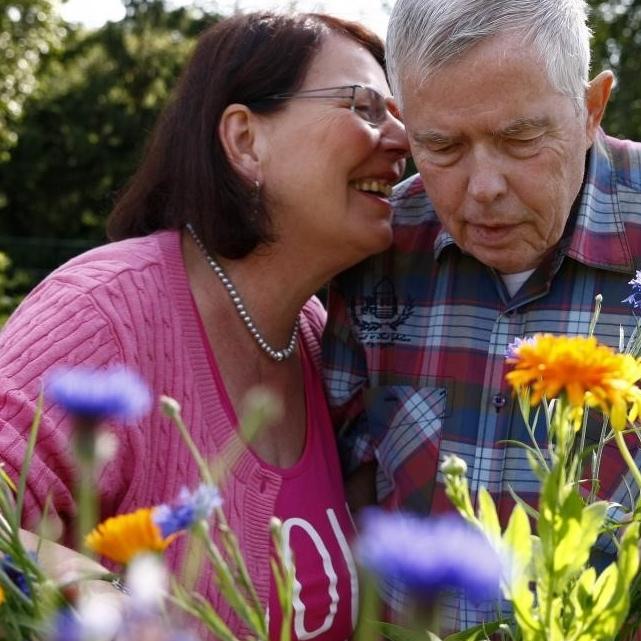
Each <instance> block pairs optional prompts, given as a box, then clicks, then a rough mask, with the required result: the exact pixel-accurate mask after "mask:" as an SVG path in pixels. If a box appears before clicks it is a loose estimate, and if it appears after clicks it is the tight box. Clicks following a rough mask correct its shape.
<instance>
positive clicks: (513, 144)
mask: <svg viewBox="0 0 641 641" xmlns="http://www.w3.org/2000/svg"><path fill="white" fill-rule="evenodd" d="M542 140H543V136H535V137H534V138H508V139H507V140H506V141H505V142H506V145H507V151H508V153H511V154H513V155H514V156H517V157H518V156H522V157H529V156H534V155H535V154H536V153H537V152H538V149H539V145H540V143H541V141H542Z"/></svg>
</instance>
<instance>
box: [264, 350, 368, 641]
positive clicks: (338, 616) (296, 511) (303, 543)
mask: <svg viewBox="0 0 641 641" xmlns="http://www.w3.org/2000/svg"><path fill="white" fill-rule="evenodd" d="M299 345H300V346H301V348H302V349H301V352H302V358H303V372H304V380H305V397H306V406H307V437H306V443H305V448H304V450H303V454H302V455H301V458H300V459H299V461H298V462H297V463H296V464H295V465H294V466H293V467H290V468H287V469H277V468H274V467H271V466H267V465H266V464H265V463H263V465H265V466H266V467H269V469H271V470H272V471H275V472H277V473H279V474H280V475H281V477H282V479H283V480H282V485H281V489H280V493H279V495H278V498H277V500H276V508H275V510H276V514H275V516H277V517H278V518H279V519H281V521H282V522H283V534H284V537H285V540H286V541H288V542H289V545H290V548H291V550H292V552H293V554H294V561H295V565H296V582H295V584H294V616H293V630H292V639H299V640H300V641H303V640H304V639H316V640H317V641H346V640H347V639H349V638H350V637H351V635H352V632H353V630H354V626H355V624H356V616H357V614H358V583H357V578H356V569H355V566H354V562H353V559H352V555H351V552H350V549H349V543H350V541H351V539H352V537H353V535H354V525H353V522H352V520H351V517H350V515H349V512H348V509H347V505H346V502H345V492H344V490H343V482H342V477H341V471H340V465H339V461H338V454H337V452H336V442H335V437H334V431H333V428H332V423H331V420H330V417H329V412H328V410H327V401H326V400H325V395H324V391H323V387H322V383H321V380H320V377H319V376H318V374H317V373H316V371H315V370H314V367H313V365H312V363H311V360H310V358H309V356H308V355H307V354H306V353H305V349H304V347H303V345H302V341H301V342H300V343H299ZM269 610H270V613H271V616H270V626H269V628H270V630H269V631H270V638H271V639H277V638H278V632H279V630H280V622H281V616H280V610H279V606H278V599H277V596H276V589H275V586H274V585H273V583H272V586H271V590H270V603H269Z"/></svg>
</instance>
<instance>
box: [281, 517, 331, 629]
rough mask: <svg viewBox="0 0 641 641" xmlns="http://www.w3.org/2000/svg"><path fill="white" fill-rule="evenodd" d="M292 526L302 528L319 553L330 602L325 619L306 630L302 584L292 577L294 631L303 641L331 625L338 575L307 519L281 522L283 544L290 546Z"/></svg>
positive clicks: (320, 540) (321, 541) (323, 545)
mask: <svg viewBox="0 0 641 641" xmlns="http://www.w3.org/2000/svg"><path fill="white" fill-rule="evenodd" d="M294 526H298V527H299V528H301V529H302V530H304V531H305V532H306V533H307V534H308V535H309V538H310V539H311V540H312V542H313V543H314V545H315V547H316V550H317V551H318V554H319V555H320V557H321V559H322V561H323V569H324V570H325V574H326V575H327V578H328V580H329V597H330V599H331V603H330V605H329V612H328V613H327V615H326V616H325V620H324V621H323V623H322V624H321V625H320V626H319V627H318V628H316V629H315V630H306V629H305V604H304V603H303V602H302V601H301V598H300V591H301V588H302V585H301V584H300V582H299V581H298V578H297V577H295V578H294V594H293V599H292V605H293V607H294V631H295V632H296V636H297V637H298V638H299V639H301V640H303V641H304V640H305V639H313V638H314V637H317V636H318V635H319V634H323V632H327V630H329V629H330V628H331V627H332V623H334V617H335V616H336V612H337V610H338V591H337V590H336V584H337V583H338V577H337V576H336V572H335V571H334V566H333V565H332V560H331V559H330V558H329V552H328V550H327V548H326V547H325V544H324V543H323V540H322V539H321V537H320V536H319V534H318V532H317V531H316V529H315V528H314V526H313V525H312V524H311V523H309V522H308V521H306V520H305V519H300V518H292V519H287V520H286V521H285V522H284V523H283V542H284V545H287V546H289V547H291V546H290V545H289V539H290V531H291V529H292V528H293V527H294ZM294 561H295V559H294Z"/></svg>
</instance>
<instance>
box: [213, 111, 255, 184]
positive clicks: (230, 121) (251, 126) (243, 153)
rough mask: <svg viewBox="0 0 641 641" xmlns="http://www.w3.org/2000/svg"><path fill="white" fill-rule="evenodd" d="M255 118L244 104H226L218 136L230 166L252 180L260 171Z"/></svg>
mask: <svg viewBox="0 0 641 641" xmlns="http://www.w3.org/2000/svg"><path fill="white" fill-rule="evenodd" d="M257 126H258V123H257V120H256V116H255V114H254V113H253V112H252V111H251V109H249V108H248V107H247V106H246V105H241V104H236V103H234V104H231V105H228V106H227V108H226V109H225V111H223V115H222V116H221V118H220V123H219V125H218V136H219V138H220V142H221V144H222V146H223V149H224V150H225V154H226V156H227V159H228V160H229V162H230V163H231V165H232V167H233V168H234V169H235V170H236V171H237V172H238V173H239V174H241V175H242V176H244V177H245V178H247V179H248V180H250V181H252V182H253V181H254V180H255V179H256V176H257V175H259V173H260V158H259V154H258V146H257Z"/></svg>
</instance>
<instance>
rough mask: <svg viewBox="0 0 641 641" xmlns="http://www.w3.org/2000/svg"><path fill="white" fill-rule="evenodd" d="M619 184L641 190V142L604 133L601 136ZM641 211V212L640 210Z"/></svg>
mask: <svg viewBox="0 0 641 641" xmlns="http://www.w3.org/2000/svg"><path fill="white" fill-rule="evenodd" d="M601 141H602V143H603V145H604V146H605V148H606V150H607V155H608V157H609V159H610V163H611V167H612V177H613V178H614V180H615V181H616V183H617V185H618V186H621V187H624V188H628V189H631V190H632V191H637V192H641V142H637V141H634V140H624V139H621V138H614V137H613V136H608V135H604V136H603V137H602V138H601ZM639 213H641V212H639Z"/></svg>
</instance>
